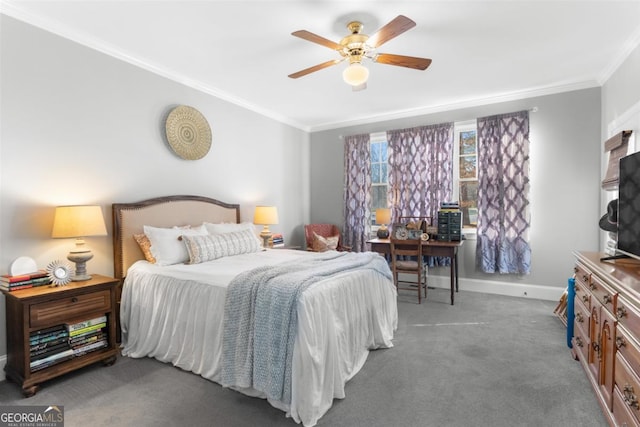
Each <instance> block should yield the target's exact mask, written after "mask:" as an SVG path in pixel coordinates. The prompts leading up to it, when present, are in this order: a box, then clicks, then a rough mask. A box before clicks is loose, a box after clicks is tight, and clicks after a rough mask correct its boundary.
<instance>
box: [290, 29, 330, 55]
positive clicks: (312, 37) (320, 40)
mask: <svg viewBox="0 0 640 427" xmlns="http://www.w3.org/2000/svg"><path fill="white" fill-rule="evenodd" d="M291 35H292V36H296V37H300V38H301V39H304V40H307V41H310V42H313V43H317V44H319V45H322V46H325V47H328V48H329V49H333V50H340V49H342V45H339V44H338V43H336V42H332V41H331V40H329V39H325V38H324V37H321V36H319V35H317V34H313V33H311V32H309V31H307V30H298V31H294V32H293V33H291Z"/></svg>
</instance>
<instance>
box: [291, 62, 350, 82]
mask: <svg viewBox="0 0 640 427" xmlns="http://www.w3.org/2000/svg"><path fill="white" fill-rule="evenodd" d="M342 61H343V60H342V59H332V60H331V61H327V62H323V63H322V64H318V65H314V66H313V67H309V68H305V69H304V70H301V71H298V72H297V73H293V74H289V77H291V78H292V79H297V78H298V77H302V76H306V75H307V74H311V73H313V72H314V71H319V70H322V69H323V68H327V67H330V66H332V65H336V64H338V63H340V62H342Z"/></svg>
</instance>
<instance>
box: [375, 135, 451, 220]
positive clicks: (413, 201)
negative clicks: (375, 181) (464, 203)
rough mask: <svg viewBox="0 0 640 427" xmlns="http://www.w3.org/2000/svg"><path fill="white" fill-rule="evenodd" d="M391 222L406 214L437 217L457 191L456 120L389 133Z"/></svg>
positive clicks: (388, 197)
mask: <svg viewBox="0 0 640 427" xmlns="http://www.w3.org/2000/svg"><path fill="white" fill-rule="evenodd" d="M387 141H388V142H389V151H388V163H389V186H388V194H387V200H389V203H390V205H391V206H390V208H391V222H392V223H393V222H397V221H398V218H400V217H402V216H412V217H425V216H426V217H431V218H432V223H434V222H435V220H437V217H438V209H439V208H440V203H441V202H443V201H450V200H451V197H452V194H453V123H442V124H436V125H429V126H420V127H415V128H411V129H402V130H392V131H389V132H387Z"/></svg>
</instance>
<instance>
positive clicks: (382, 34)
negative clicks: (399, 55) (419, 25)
mask: <svg viewBox="0 0 640 427" xmlns="http://www.w3.org/2000/svg"><path fill="white" fill-rule="evenodd" d="M415 26H416V23H415V22H413V21H412V20H411V19H409V18H407V17H406V16H404V15H398V16H397V17H396V18H395V19H393V20H392V21H391V22H389V23H388V24H387V25H385V26H384V27H382V28H380V29H379V30H378V31H377V32H376V33H375V34H374V35H372V36H371V37H369V39H368V40H367V44H368V45H369V46H371V47H374V48H375V47H378V46H380V45H382V44H383V43H386V42H388V41H389V40H391V39H392V38H394V37H397V36H399V35H400V34H402V33H404V32H405V31H407V30H410V29H411V28H413V27H415Z"/></svg>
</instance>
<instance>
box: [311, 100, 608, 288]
mask: <svg viewBox="0 0 640 427" xmlns="http://www.w3.org/2000/svg"><path fill="white" fill-rule="evenodd" d="M600 104H601V103H600V88H592V89H584V90H579V91H574V92H567V93H561V94H556V95H548V96H541V97H535V98H529V99H523V100H519V101H511V102H504V103H499V104H492V105H486V106H481V107H474V108H466V109H461V110H456V111H447V112H442V113H438V114H430V115H425V116H420V117H414V118H410V119H402V120H393V121H386V122H380V123H374V124H367V125H358V126H352V127H346V128H341V129H334V130H327V131H323V132H316V133H313V134H312V135H311V159H313V161H312V162H311V189H310V192H311V220H312V221H314V222H320V221H328V222H335V223H339V224H341V223H342V209H343V203H342V191H343V179H344V178H343V170H342V168H343V158H344V156H343V139H342V137H343V136H346V135H352V134H358V133H370V132H380V131H386V130H391V129H401V128H407V127H412V126H418V125H428V124H434V123H442V122H446V121H454V122H455V121H465V120H472V119H475V118H477V117H482V116H487V115H492V114H499V113H507V112H511V111H519V110H524V109H531V108H533V107H537V109H538V111H537V112H533V113H531V114H530V140H531V199H530V201H531V248H532V268H531V274H530V275H526V276H517V275H489V274H484V273H479V272H477V271H475V240H468V241H466V242H465V244H464V245H463V251H462V257H461V262H460V264H461V270H460V274H461V277H462V278H463V279H461V288H463V289H465V288H466V289H474V287H476V288H477V287H478V286H484V289H485V290H489V289H493V290H495V291H496V292H498V293H507V294H514V292H513V290H511V291H505V290H503V291H504V292H503V291H501V290H500V289H499V288H500V286H501V283H503V284H505V285H506V284H513V283H517V284H527V285H530V286H528V288H527V289H531V288H532V287H536V286H547V287H557V288H564V287H565V286H566V282H567V278H568V277H570V276H571V274H572V265H573V257H572V251H574V250H597V248H598V238H599V237H598V236H599V232H598V219H599V217H600V191H599V188H600V185H599V183H600V156H601V152H602V141H601V130H600V113H601V112H600ZM438 270H440V271H438ZM431 274H434V275H447V274H448V270H444V269H442V268H440V269H432V272H431ZM489 282H490V284H491V286H490V287H489V286H487V285H488V283H489ZM496 288H498V289H496ZM523 289H524V288H523ZM560 293H561V291H560ZM515 294H518V292H517V291H516V292H515ZM523 294H524V291H523V292H521V293H520V295H523ZM558 295H559V294H558ZM529 296H531V293H529Z"/></svg>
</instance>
